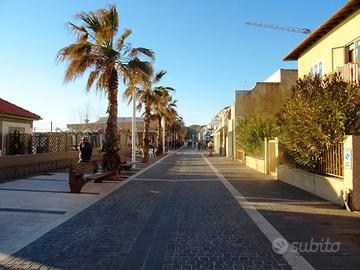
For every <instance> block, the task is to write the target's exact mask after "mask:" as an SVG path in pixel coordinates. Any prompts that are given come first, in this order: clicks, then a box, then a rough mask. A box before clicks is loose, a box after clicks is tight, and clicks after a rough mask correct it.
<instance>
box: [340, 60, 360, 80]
mask: <svg viewBox="0 0 360 270" xmlns="http://www.w3.org/2000/svg"><path fill="white" fill-rule="evenodd" d="M336 72H339V73H340V75H341V77H342V78H343V80H344V81H346V82H353V83H356V84H358V85H360V63H348V64H345V65H344V66H342V67H339V68H337V69H336Z"/></svg>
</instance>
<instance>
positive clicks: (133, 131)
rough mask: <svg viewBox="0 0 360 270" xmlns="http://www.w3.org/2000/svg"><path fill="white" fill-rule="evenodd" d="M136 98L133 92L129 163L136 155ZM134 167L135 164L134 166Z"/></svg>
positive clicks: (133, 160)
mask: <svg viewBox="0 0 360 270" xmlns="http://www.w3.org/2000/svg"><path fill="white" fill-rule="evenodd" d="M135 99H136V96H135V91H133V94H132V102H133V112H132V125H131V150H132V155H131V161H132V162H135V159H136V157H135V154H136V149H135V147H136V100H135ZM134 167H135V164H134Z"/></svg>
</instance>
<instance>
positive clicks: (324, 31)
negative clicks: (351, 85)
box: [284, 0, 360, 83]
mask: <svg viewBox="0 0 360 270" xmlns="http://www.w3.org/2000/svg"><path fill="white" fill-rule="evenodd" d="M359 25H360V1H358V0H350V1H348V2H347V3H346V4H345V5H344V6H343V7H342V8H341V9H340V10H338V11H337V12H336V13H335V14H334V15H333V16H331V17H330V18H329V19H328V20H326V21H325V22H324V23H323V24H321V25H320V26H319V27H318V28H317V29H315V31H314V32H312V33H311V34H310V35H309V36H308V37H307V38H306V39H304V40H303V41H302V42H301V43H300V44H299V45H298V46H297V47H296V48H295V49H293V50H292V51H291V52H290V53H289V54H288V55H287V56H286V57H285V58H284V60H285V61H295V60H297V61H298V70H299V78H302V77H303V76H304V75H308V74H319V75H320V76H323V75H325V74H329V73H332V72H334V71H340V72H341V73H342V75H343V78H344V79H345V80H347V81H353V82H357V83H359V74H360V73H359V72H360V69H359V63H360V27H359Z"/></svg>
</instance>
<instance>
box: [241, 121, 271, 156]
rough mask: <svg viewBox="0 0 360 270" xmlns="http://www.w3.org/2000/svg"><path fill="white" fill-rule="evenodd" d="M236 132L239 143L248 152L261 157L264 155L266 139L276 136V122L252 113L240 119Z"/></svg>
mask: <svg viewBox="0 0 360 270" xmlns="http://www.w3.org/2000/svg"><path fill="white" fill-rule="evenodd" d="M236 134H237V136H236V143H237V145H238V146H240V147H241V148H242V149H243V150H244V151H245V152H246V153H247V154H249V155H252V156H256V157H259V156H262V155H263V151H264V139H265V138H269V137H274V136H276V126H275V122H274V121H273V120H270V119H264V118H262V117H261V116H260V115H259V114H252V115H249V116H246V117H245V118H243V119H240V120H239V122H238V124H237V127H236Z"/></svg>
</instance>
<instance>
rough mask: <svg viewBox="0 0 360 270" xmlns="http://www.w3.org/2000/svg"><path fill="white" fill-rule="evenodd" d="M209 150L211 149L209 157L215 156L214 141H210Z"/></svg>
mask: <svg viewBox="0 0 360 270" xmlns="http://www.w3.org/2000/svg"><path fill="white" fill-rule="evenodd" d="M207 147H208V149H209V157H211V156H212V155H213V154H212V153H213V151H214V143H213V142H212V141H210V142H209V143H208V145H207Z"/></svg>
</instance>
